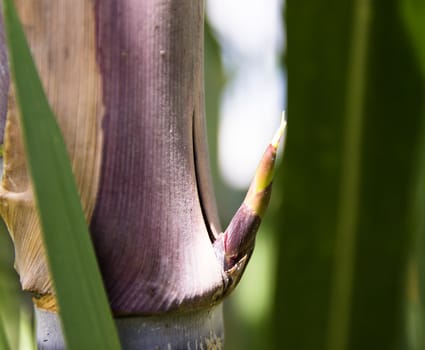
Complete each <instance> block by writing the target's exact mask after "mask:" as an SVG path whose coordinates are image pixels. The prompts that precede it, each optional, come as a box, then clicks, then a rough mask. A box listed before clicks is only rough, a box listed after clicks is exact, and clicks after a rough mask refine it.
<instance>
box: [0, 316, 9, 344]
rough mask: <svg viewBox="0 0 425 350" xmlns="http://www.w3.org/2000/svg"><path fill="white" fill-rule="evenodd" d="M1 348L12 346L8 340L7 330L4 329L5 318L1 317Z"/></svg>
mask: <svg viewBox="0 0 425 350" xmlns="http://www.w3.org/2000/svg"><path fill="white" fill-rule="evenodd" d="M0 349H2V350H9V349H10V346H9V343H8V341H7V337H6V331H5V329H4V324H3V320H2V318H1V317H0Z"/></svg>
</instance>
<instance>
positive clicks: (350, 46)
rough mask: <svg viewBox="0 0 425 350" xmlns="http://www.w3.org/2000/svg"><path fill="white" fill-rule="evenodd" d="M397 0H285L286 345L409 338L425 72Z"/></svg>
mask: <svg viewBox="0 0 425 350" xmlns="http://www.w3.org/2000/svg"><path fill="white" fill-rule="evenodd" d="M400 3H401V2H400V1H375V2H369V1H345V2H333V1H324V2H320V3H318V2H314V1H308V2H304V3H302V4H300V3H299V2H296V1H290V0H289V1H288V2H287V5H286V6H287V10H286V18H287V37H288V45H287V49H288V56H287V68H288V115H289V120H288V121H289V129H288V130H289V131H288V137H287V144H286V150H285V158H284V161H283V165H282V169H281V170H282V171H279V172H277V174H281V177H280V180H281V183H282V184H283V191H284V200H283V204H282V206H281V208H280V212H281V214H280V216H279V218H278V219H277V221H276V222H277V223H278V225H279V227H280V230H281V234H280V237H279V239H280V242H279V247H280V254H279V263H278V264H279V268H278V291H277V294H276V312H275V325H276V326H275V343H276V345H277V346H279V348H289V349H291V348H296V349H313V348H314V349H341V350H342V349H377V348H380V349H398V348H400V345H401V343H402V342H403V341H404V336H405V335H404V324H405V323H404V322H405V319H404V305H405V291H406V285H405V283H406V270H407V260H408V254H409V249H410V246H411V243H412V241H413V239H412V238H413V232H414V222H413V220H412V218H413V214H414V206H415V191H416V190H417V177H418V168H419V167H418V157H419V154H420V147H421V146H420V137H421V132H420V130H421V129H422V124H423V113H422V112H423V102H422V97H423V93H424V81H423V77H422V75H421V71H420V67H419V66H418V65H417V61H416V60H415V58H414V53H413V50H412V46H411V43H410V40H409V38H408V36H407V32H406V27H405V25H404V23H403V19H402V13H401V7H400ZM382 9H385V10H382ZM278 182H279V181H276V183H278Z"/></svg>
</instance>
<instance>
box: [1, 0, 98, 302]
mask: <svg viewBox="0 0 425 350" xmlns="http://www.w3.org/2000/svg"><path fill="white" fill-rule="evenodd" d="M16 6H17V9H18V12H19V14H20V18H21V21H22V22H23V25H24V28H25V31H26V35H27V38H28V40H29V43H30V46H31V50H32V54H33V57H34V60H35V62H36V64H37V67H38V70H39V74H40V76H41V78H42V82H43V85H44V88H45V91H46V94H47V96H48V98H49V102H50V104H51V106H52V108H53V110H54V111H55V114H56V116H57V118H58V122H59V124H60V127H61V129H62V133H63V136H64V138H65V141H66V144H67V147H68V151H69V153H70V156H71V160H72V165H73V171H74V175H75V177H76V180H77V183H78V186H79V192H80V195H81V199H82V203H83V207H84V211H85V214H86V216H87V217H88V218H89V217H90V216H91V213H92V211H93V207H94V203H95V197H96V193H97V186H98V174H99V168H100V159H101V154H100V153H101V147H100V145H101V129H100V123H101V118H102V115H103V112H102V109H103V108H102V102H101V96H100V83H101V80H100V74H99V70H98V66H97V63H96V54H95V35H94V13H93V3H91V2H87V1H72V2H67V1H54V2H50V1H47V0H46V1H44V0H40V1H31V2H28V1H20V0H19V1H16ZM13 100H14V97H13V92H12V96H11V99H10V101H12V102H13ZM16 112H17V111H16V107H15V105H14V104H13V103H11V104H9V112H8V121H7V132H6V140H5V156H4V158H5V162H4V163H5V164H4V165H5V172H4V176H3V182H2V189H1V196H2V201H1V204H2V205H1V208H0V210H1V212H2V215H3V216H4V218H5V221H6V223H7V225H8V227H9V231H10V232H11V234H12V236H13V239H14V242H15V251H16V262H15V265H16V268H17V270H18V272H19V273H20V277H21V283H22V286H23V288H24V289H27V290H33V291H35V292H37V293H39V294H45V293H52V290H51V281H50V277H49V276H48V273H47V269H46V264H45V258H44V252H43V249H42V244H41V237H40V228H39V226H38V221H37V218H36V212H35V209H34V207H33V206H34V204H33V200H32V198H31V196H30V195H29V193H30V192H31V190H30V183H29V180H28V177H27V173H26V169H25V161H24V154H23V152H22V141H21V137H20V132H19V127H18V123H17V119H16ZM21 192H27V193H28V195H25V196H23V195H21V194H19V193H21ZM23 208H24V209H23ZM41 303H43V301H41ZM44 306H45V307H53V308H54V305H51V304H50V305H44Z"/></svg>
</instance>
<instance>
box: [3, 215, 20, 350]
mask: <svg viewBox="0 0 425 350" xmlns="http://www.w3.org/2000/svg"><path fill="white" fill-rule="evenodd" d="M21 301H22V292H21V290H20V287H19V280H18V276H17V274H16V272H15V271H14V269H13V246H12V243H11V240H10V238H9V237H8V233H7V230H6V227H5V225H4V223H3V221H1V220H0V319H2V320H3V326H4V331H5V334H6V336H7V339H8V343H9V346H10V347H11V348H12V349H17V348H18V344H19V322H20V320H19V318H20V317H19V311H20V303H21ZM0 349H2V348H1V347H0Z"/></svg>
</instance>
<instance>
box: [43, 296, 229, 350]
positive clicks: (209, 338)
mask: <svg viewBox="0 0 425 350" xmlns="http://www.w3.org/2000/svg"><path fill="white" fill-rule="evenodd" d="M35 315H36V328H37V346H38V349H39V350H62V349H65V346H64V341H63V336H62V331H61V327H60V322H59V318H58V316H57V314H55V313H51V312H48V311H43V310H40V309H38V308H36V309H35ZM115 323H116V326H117V328H118V333H119V336H120V340H121V345H122V349H123V350H135V349H140V350H143V349H155V350H163V349H164V350H183V349H187V350H196V349H199V350H201V349H215V350H219V349H223V344H224V343H223V338H224V334H223V315H222V305H221V304H220V305H218V306H216V307H214V308H212V309H208V310H200V311H194V312H185V313H175V314H174V313H170V314H166V315H161V316H136V317H124V318H116V319H115Z"/></svg>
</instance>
